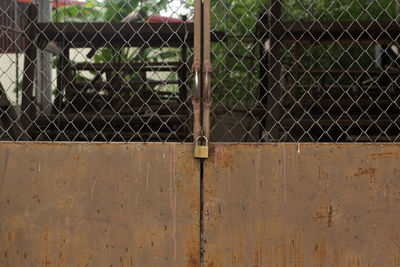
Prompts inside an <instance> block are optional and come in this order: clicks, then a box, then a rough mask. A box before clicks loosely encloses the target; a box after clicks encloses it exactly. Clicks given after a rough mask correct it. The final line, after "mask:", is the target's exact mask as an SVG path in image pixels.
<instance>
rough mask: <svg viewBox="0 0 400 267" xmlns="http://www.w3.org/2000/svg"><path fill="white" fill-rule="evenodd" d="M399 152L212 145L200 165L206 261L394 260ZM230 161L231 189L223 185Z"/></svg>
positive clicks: (392, 148)
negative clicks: (201, 165)
mask: <svg viewBox="0 0 400 267" xmlns="http://www.w3.org/2000/svg"><path fill="white" fill-rule="evenodd" d="M289 151H290V152H289ZM398 151H400V145H397V144H387V145H381V144H318V145H316V144H280V145H270V144H265V145H251V144H243V145H242V144H213V147H211V149H210V152H211V153H210V159H209V160H208V161H205V166H204V188H205V190H204V209H205V211H204V240H205V241H204V242H205V256H204V259H205V266H278V267H283V266H307V267H308V266H319V267H328V266H335V267H339V266H346V267H348V266H350V267H352V266H399V263H400V250H399V247H400V241H399V240H400V228H399V224H398V221H399V220H400V205H399V203H400V201H399V200H400V197H399V196H400V193H399V192H400V190H399V188H400V180H399V173H400V171H398V169H399V168H398V160H399V157H400V153H399V152H398ZM296 152H298V153H296ZM257 162H258V163H257ZM232 166H234V167H233V168H232V170H234V171H232V172H231V175H230V183H231V185H234V188H235V194H234V195H232V194H231V193H230V192H229V190H227V189H225V188H226V177H227V174H228V171H227V169H228V168H231V167H232ZM231 189H233V187H232V188H231ZM221 211H222V212H221ZM239 246H240V247H239ZM240 254H242V255H244V256H243V257H242V258H240V257H239V255H240ZM239 258H240V260H239Z"/></svg>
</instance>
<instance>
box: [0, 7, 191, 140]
mask: <svg viewBox="0 0 400 267" xmlns="http://www.w3.org/2000/svg"><path fill="white" fill-rule="evenodd" d="M28 2H31V3H28ZM33 2H35V3H33ZM0 8H1V10H0V22H1V28H0V31H1V37H0V39H1V49H2V51H1V52H2V54H0V68H1V70H0V82H1V85H2V86H1V91H0V97H1V101H0V104H1V123H0V139H1V140H15V141H24V140H32V141H108V142H118V141H120V142H121V141H122V142H129V141H158V142H160V141H180V142H185V141H189V140H192V126H191V117H192V107H191V101H190V95H191V88H192V74H191V72H190V66H191V63H190V61H191V58H192V47H193V23H191V19H190V18H191V17H192V14H193V10H192V8H191V6H190V5H188V4H187V3H184V1H182V3H181V2H180V1H168V0H164V1H151V0H147V1H136V0H124V1H121V0H103V1H100V0H99V1H96V0H87V1H71V0H53V1H49V0H39V1H28V0H24V1H22V0H19V1H16V0H12V1H11V0H3V1H1V6H0ZM21 56H22V57H21Z"/></svg>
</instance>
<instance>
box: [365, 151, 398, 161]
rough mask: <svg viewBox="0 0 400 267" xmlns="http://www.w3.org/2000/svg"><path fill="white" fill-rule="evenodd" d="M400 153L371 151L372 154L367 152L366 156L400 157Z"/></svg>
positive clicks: (377, 157) (374, 157)
mask: <svg viewBox="0 0 400 267" xmlns="http://www.w3.org/2000/svg"><path fill="white" fill-rule="evenodd" d="M399 155H400V153H398V152H382V153H371V154H366V155H365V157H366V158H373V159H389V158H393V159H399Z"/></svg>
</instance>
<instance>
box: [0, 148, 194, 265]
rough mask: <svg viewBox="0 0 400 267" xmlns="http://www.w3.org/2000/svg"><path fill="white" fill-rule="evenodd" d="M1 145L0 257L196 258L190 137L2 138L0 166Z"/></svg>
mask: <svg viewBox="0 0 400 267" xmlns="http://www.w3.org/2000/svg"><path fill="white" fill-rule="evenodd" d="M79 146H81V147H82V148H81V153H80V152H79ZM127 147H128V148H129V149H127ZM170 148H171V149H170ZM7 149H8V150H9V151H10V155H12V157H10V158H9V160H8V164H7V173H6V175H7V183H4V186H7V188H6V189H5V188H3V190H6V191H3V192H6V193H5V194H1V195H0V217H1V218H5V220H3V221H2V222H1V227H0V251H2V255H1V256H2V257H0V266H19V265H21V264H22V265H27V266H30V265H34V266H36V265H38V266H46V265H47V266H103V265H104V264H107V266H111V265H112V266H136V265H137V266H172V265H173V266H188V265H190V266H199V262H200V261H199V257H198V256H197V255H196V252H198V253H199V250H200V249H199V248H198V245H199V244H200V241H199V238H200V234H199V228H198V223H199V214H196V213H194V212H193V211H194V210H195V209H198V207H199V192H200V190H199V177H200V176H199V164H198V162H197V161H195V160H194V159H193V157H192V156H193V152H192V144H179V145H177V144H141V147H140V151H138V149H137V144H128V145H127V144H87V147H85V146H84V145H82V144H57V143H53V144H40V143H28V144H20V143H1V144H0V151H2V153H1V154H0V157H1V160H2V162H1V163H0V164H1V165H2V167H3V163H4V159H5V158H4V151H6V150H7ZM88 151H90V153H89V152H88ZM132 151H134V152H133V156H134V159H135V160H132V157H131V153H132ZM14 157H15V159H18V161H21V162H26V163H27V164H23V165H21V164H17V162H15V161H14V160H13V158H14ZM139 162H142V163H143V164H142V165H143V166H146V167H147V169H145V167H143V172H141V173H140V172H139V171H138V170H139ZM40 163H41V164H40ZM38 165H40V167H39V169H40V172H39V171H38V170H39V169H38ZM148 166H150V168H149V167H148ZM151 166H157V167H155V168H151ZM31 168H32V169H33V170H30V169H31ZM3 171H4V168H3V169H1V170H0V176H1V175H2V174H3ZM146 171H147V172H146ZM168 176H169V177H168ZM9 177H10V179H8V178H9ZM1 178H2V177H0V182H1V181H2V179H1ZM147 181H148V182H147ZM147 185H148V187H147ZM147 188H149V190H148V191H147ZM169 189H170V190H169ZM139 192H140V195H139V197H138V193H139ZM137 197H138V198H137ZM171 200H172V201H171ZM39 201H40V204H39ZM186 233H189V235H187V234H186ZM188 237H190V238H188ZM187 240H191V242H188V243H187V244H186V242H187ZM27 241H29V242H27ZM11 242H12V243H11ZM175 243H176V258H175V255H174V254H175V253H174V250H175ZM196 245H197V247H196ZM186 246H187V248H186ZM128 248H129V250H128ZM186 249H187V250H186ZM5 256H6V257H5Z"/></svg>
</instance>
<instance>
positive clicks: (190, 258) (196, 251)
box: [186, 240, 200, 267]
mask: <svg viewBox="0 0 400 267" xmlns="http://www.w3.org/2000/svg"><path fill="white" fill-rule="evenodd" d="M199 244H200V243H198V242H197V241H195V240H194V241H186V260H187V265H186V266H191V267H197V266H200V247H199Z"/></svg>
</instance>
